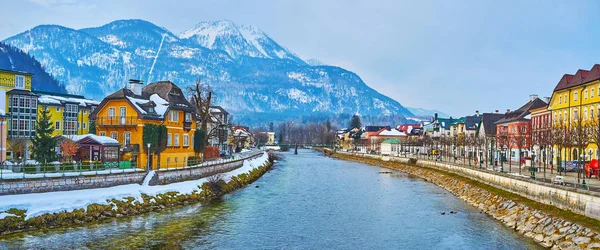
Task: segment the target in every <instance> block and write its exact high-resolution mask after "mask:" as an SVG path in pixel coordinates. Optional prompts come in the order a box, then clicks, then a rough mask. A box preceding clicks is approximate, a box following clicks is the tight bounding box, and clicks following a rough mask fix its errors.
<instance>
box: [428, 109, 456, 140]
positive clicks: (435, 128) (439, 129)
mask: <svg viewBox="0 0 600 250" xmlns="http://www.w3.org/2000/svg"><path fill="white" fill-rule="evenodd" d="M455 121H456V119H454V118H452V117H450V118H439V117H438V115H437V113H436V114H435V115H434V117H433V122H432V123H431V127H432V128H431V130H432V133H430V134H429V135H430V136H431V137H441V136H451V135H450V125H451V124H452V123H454V122H455Z"/></svg>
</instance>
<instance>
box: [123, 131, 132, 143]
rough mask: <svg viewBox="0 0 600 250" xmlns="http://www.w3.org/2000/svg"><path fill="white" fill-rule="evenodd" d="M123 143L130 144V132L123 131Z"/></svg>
mask: <svg viewBox="0 0 600 250" xmlns="http://www.w3.org/2000/svg"><path fill="white" fill-rule="evenodd" d="M123 144H125V145H129V144H131V133H130V132H125V133H123Z"/></svg>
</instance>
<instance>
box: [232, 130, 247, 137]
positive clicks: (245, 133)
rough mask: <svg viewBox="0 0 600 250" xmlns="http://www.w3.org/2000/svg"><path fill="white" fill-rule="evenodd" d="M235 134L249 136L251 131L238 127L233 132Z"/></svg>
mask: <svg viewBox="0 0 600 250" xmlns="http://www.w3.org/2000/svg"><path fill="white" fill-rule="evenodd" d="M233 135H234V136H244V137H247V136H249V135H250V133H248V132H246V131H244V130H242V129H236V130H235V132H233Z"/></svg>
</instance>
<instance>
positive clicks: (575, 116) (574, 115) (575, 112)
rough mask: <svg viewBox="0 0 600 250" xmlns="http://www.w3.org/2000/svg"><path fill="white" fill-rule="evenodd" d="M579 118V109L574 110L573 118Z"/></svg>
mask: <svg viewBox="0 0 600 250" xmlns="http://www.w3.org/2000/svg"><path fill="white" fill-rule="evenodd" d="M577 118H579V115H578V114H577V109H574V110H573V118H572V120H573V121H575V119H577Z"/></svg>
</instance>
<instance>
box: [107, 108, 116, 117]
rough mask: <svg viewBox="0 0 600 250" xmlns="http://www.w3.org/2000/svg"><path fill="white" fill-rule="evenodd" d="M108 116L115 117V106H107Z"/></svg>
mask: <svg viewBox="0 0 600 250" xmlns="http://www.w3.org/2000/svg"><path fill="white" fill-rule="evenodd" d="M108 117H110V118H114V117H115V108H109V109H108Z"/></svg>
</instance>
